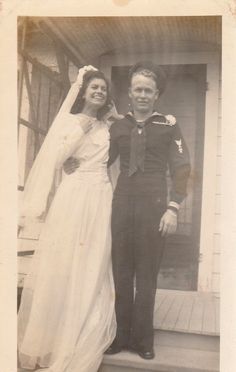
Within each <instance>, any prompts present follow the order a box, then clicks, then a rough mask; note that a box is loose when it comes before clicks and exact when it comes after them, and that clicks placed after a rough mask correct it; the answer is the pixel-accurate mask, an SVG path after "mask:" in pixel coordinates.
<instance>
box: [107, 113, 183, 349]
mask: <svg viewBox="0 0 236 372" xmlns="http://www.w3.org/2000/svg"><path fill="white" fill-rule="evenodd" d="M118 156H120V175H119V177H118V181H117V185H116V188H115V191H114V196H113V206H112V263H113V275H114V281H115V289H116V317H117V336H116V342H117V344H118V345H120V346H121V347H125V346H127V345H128V344H129V345H130V344H131V345H133V346H134V347H135V348H136V349H137V348H138V349H140V350H144V351H145V350H150V349H151V348H152V346H153V310H154V304H155V292H156V282H157V275H158V270H159V267H160V262H161V258H162V255H163V251H164V243H165V239H164V238H163V237H162V236H161V233H160V232H159V223H160V219H161V217H162V216H163V214H164V213H165V211H166V208H167V181H166V172H167V169H168V168H169V171H170V175H171V180H172V185H171V190H170V206H172V207H174V208H178V206H179V204H180V203H181V202H182V200H183V199H184V198H185V196H186V185H187V180H188V176H189V172H190V161H189V153H188V149H187V147H186V144H185V141H184V139H183V136H182V134H181V131H180V128H179V126H178V124H177V123H176V122H175V118H174V117H172V116H171V115H168V116H164V115H162V114H158V113H156V112H154V113H153V114H152V115H151V117H149V118H148V119H147V120H146V121H145V122H137V121H136V120H135V118H134V116H133V114H132V113H128V114H127V115H126V116H125V117H124V118H123V119H122V120H119V121H117V122H115V123H114V124H113V125H112V126H111V128H110V154H109V163H108V164H112V163H113V162H114V160H115V159H116V158H117V157H118ZM134 278H135V283H136V284H135V293H134Z"/></svg>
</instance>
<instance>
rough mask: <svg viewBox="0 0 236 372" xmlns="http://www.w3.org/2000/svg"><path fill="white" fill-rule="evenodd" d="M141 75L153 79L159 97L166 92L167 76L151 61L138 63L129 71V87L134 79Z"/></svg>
mask: <svg viewBox="0 0 236 372" xmlns="http://www.w3.org/2000/svg"><path fill="white" fill-rule="evenodd" d="M139 74H140V75H143V76H146V77H151V78H152V79H153V80H154V81H155V82H156V86H157V89H158V90H159V95H161V94H162V93H163V92H164V90H165V87H166V74H165V72H164V70H163V69H162V68H161V67H160V66H158V65H156V64H155V63H153V62H151V61H144V62H138V63H136V64H135V65H134V66H132V67H131V69H130V70H129V86H130V85H131V80H132V77H133V76H135V75H139Z"/></svg>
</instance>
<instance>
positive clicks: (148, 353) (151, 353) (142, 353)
mask: <svg viewBox="0 0 236 372" xmlns="http://www.w3.org/2000/svg"><path fill="white" fill-rule="evenodd" d="M137 353H138V355H139V356H140V357H141V358H143V359H154V358H155V353H154V351H153V350H149V351H137Z"/></svg>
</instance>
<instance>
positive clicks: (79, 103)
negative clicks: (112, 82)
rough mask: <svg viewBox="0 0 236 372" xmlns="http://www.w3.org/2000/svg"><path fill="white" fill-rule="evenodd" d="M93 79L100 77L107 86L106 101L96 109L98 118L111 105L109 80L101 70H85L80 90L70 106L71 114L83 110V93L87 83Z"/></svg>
mask: <svg viewBox="0 0 236 372" xmlns="http://www.w3.org/2000/svg"><path fill="white" fill-rule="evenodd" d="M93 79H102V80H104V81H105V83H106V86H107V99H106V102H105V104H104V106H103V107H101V108H100V109H99V110H98V113H97V117H98V119H101V118H102V117H103V116H104V115H105V114H106V113H107V112H108V111H109V109H110V107H111V101H112V100H111V94H110V87H109V82H108V80H107V78H106V77H105V75H104V74H103V73H102V72H101V71H87V72H85V74H84V76H83V82H82V86H81V88H80V91H79V93H78V95H77V97H76V99H75V102H74V103H73V106H72V108H71V111H70V112H71V114H78V113H79V112H81V111H82V110H83V107H84V103H85V100H84V97H83V96H84V94H85V92H86V89H87V87H88V85H89V83H90V82H91V81H92V80H93Z"/></svg>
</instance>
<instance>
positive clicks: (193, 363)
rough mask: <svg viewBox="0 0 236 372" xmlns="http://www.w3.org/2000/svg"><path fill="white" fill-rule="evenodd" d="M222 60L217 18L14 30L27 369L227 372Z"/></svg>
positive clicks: (22, 352)
mask: <svg viewBox="0 0 236 372" xmlns="http://www.w3.org/2000/svg"><path fill="white" fill-rule="evenodd" d="M221 58H222V17H221V16H220V15H205V16H204V15H202V16H200V15H199V16H187V15H186V16H178V15H176V16H155V15H153V16H152V15H151V14H150V15H149V16H145V15H143V16H79V15H78V16H77V15H76V16H73V17H72V16H60V17H59V16H23V15H21V16H18V17H17V102H18V106H17V121H18V130H17V136H18V138H17V139H18V144H17V151H18V154H17V161H18V181H17V182H18V184H17V188H18V191H17V193H18V196H17V198H18V212H17V213H18V217H17V225H18V234H17V309H18V316H17V329H18V331H17V360H18V372H29V371H41V372H43V371H45V372H133V371H139V372H148V371H156V372H164V371H165V372H196V371H197V372H203V371H204V372H218V371H220V302H221V290H220V271H221V269H220V260H221V253H222V252H221V244H220V239H221V198H222V194H221V187H220V186H221V179H222V170H221V158H222V146H221V142H222V125H221V119H222V111H221V103H222V84H221V83H222V62H221ZM228 372H233V370H231V369H229V370H228Z"/></svg>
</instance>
